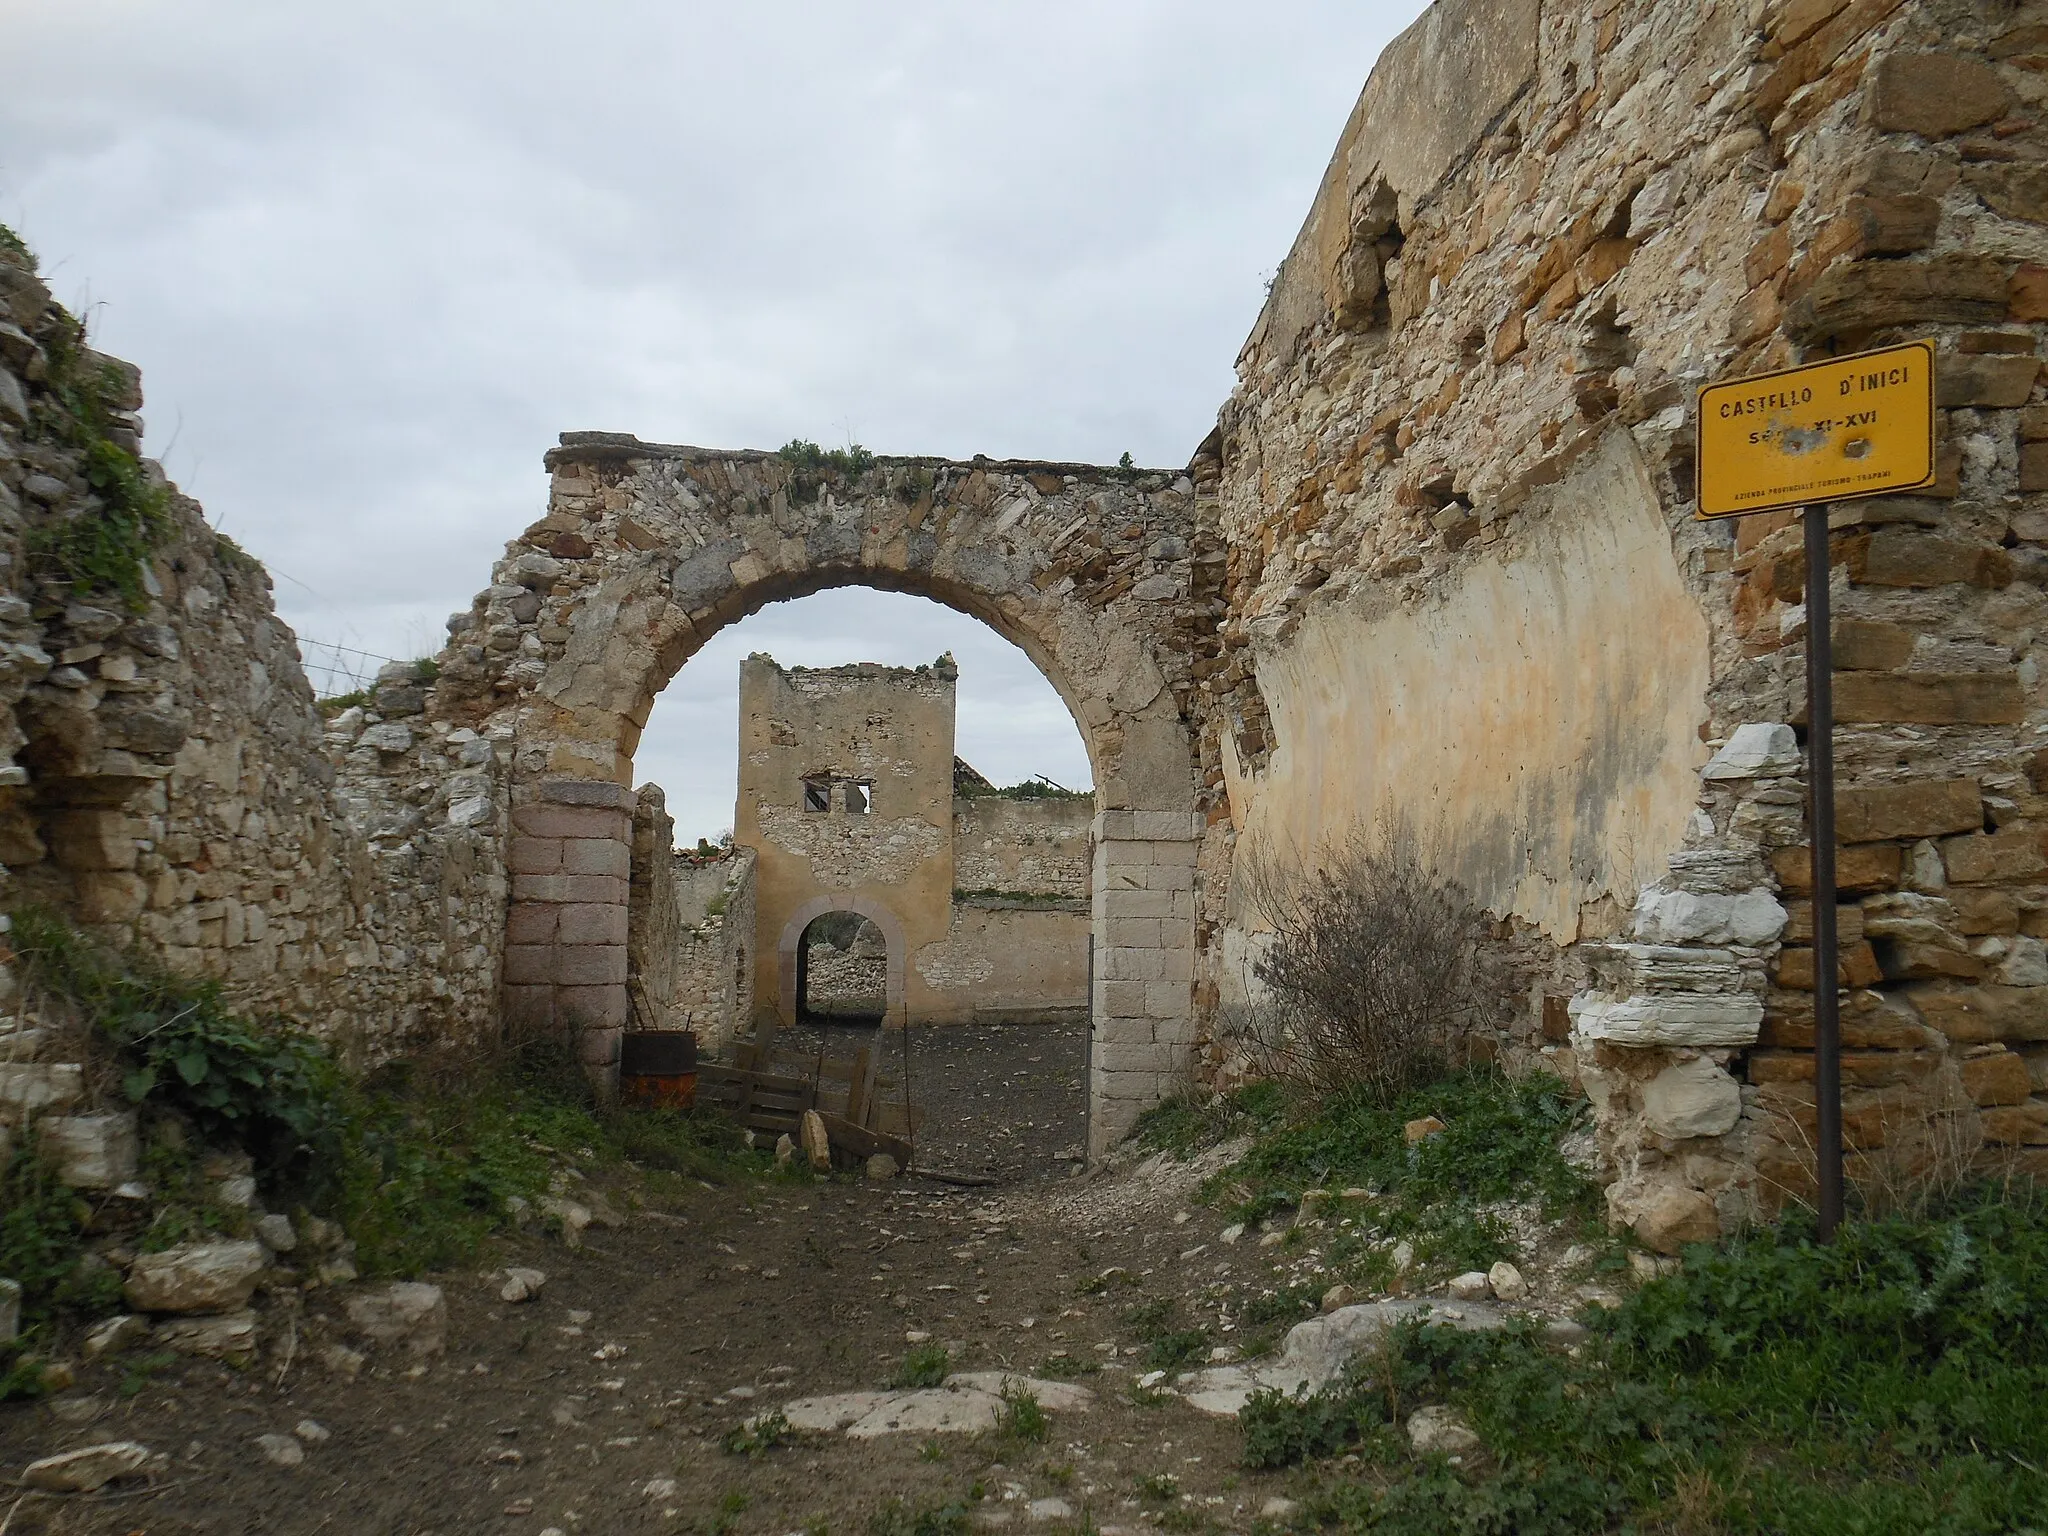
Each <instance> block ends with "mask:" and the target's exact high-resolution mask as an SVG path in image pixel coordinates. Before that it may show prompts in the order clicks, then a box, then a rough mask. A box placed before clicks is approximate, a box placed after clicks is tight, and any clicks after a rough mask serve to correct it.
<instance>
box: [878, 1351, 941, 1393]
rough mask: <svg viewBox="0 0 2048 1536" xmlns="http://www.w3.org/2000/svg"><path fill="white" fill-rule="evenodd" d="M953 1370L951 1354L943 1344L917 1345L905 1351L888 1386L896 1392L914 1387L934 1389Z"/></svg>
mask: <svg viewBox="0 0 2048 1536" xmlns="http://www.w3.org/2000/svg"><path fill="white" fill-rule="evenodd" d="M952 1368H953V1352H952V1351H951V1350H949V1349H947V1348H946V1346H945V1345H943V1344H919V1345H916V1346H914V1347H913V1348H911V1349H909V1350H907V1351H905V1353H904V1356H903V1361H902V1363H901V1364H900V1365H898V1366H897V1367H896V1374H895V1375H894V1376H892V1377H891V1378H890V1379H889V1385H890V1386H892V1387H894V1388H896V1389H897V1390H898V1391H908V1390H910V1389H912V1388H915V1387H936V1386H941V1385H943V1384H944V1383H945V1380H946V1373H947V1372H948V1371H950V1370H951V1369H952Z"/></svg>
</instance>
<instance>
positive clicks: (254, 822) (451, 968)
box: [0, 248, 505, 1063]
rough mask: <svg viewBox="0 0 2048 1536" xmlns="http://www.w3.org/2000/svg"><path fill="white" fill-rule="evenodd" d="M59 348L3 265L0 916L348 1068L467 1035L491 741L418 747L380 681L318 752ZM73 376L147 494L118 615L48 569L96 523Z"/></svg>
mask: <svg viewBox="0 0 2048 1536" xmlns="http://www.w3.org/2000/svg"><path fill="white" fill-rule="evenodd" d="M82 345H83V344H82V341H81V339H80V337H79V333H78V330H77V327H76V323H75V322H74V321H72V320H71V318H70V317H69V316H68V315H66V314H65V313H64V312H63V310H62V309H61V308H59V307H58V306H57V305H55V304H54V303H53V302H52V300H51V298H50V295H49V290H48V288H47V287H46V286H45V285H44V284H43V283H42V282H41V281H40V280H39V279H38V278H37V277H36V275H35V274H34V272H33V271H32V270H31V268H30V266H29V265H28V264H27V262H26V260H25V259H24V258H21V257H19V256H18V255H15V254H12V253H10V251H8V250H7V249H5V248H0V754H4V755H0V863H4V865H5V872H4V875H0V901H4V902H7V903H14V902H19V901H23V900H38V901H45V902H49V903H51V904H53V905H55V906H57V907H59V908H60V909H62V910H63V911H65V912H66V913H67V914H69V915H70V916H71V917H72V918H73V919H74V920H75V921H77V922H78V923H80V924H81V925H82V926H84V927H86V928H87V929H88V930H90V931H91V932H93V933H94V934H96V935H97V936H99V937H101V938H102V939H105V940H108V941H111V942H114V943H117V944H121V945H127V946H133V947H135V948H137V949H140V950H142V951H144V952H146V953H150V954H153V955H155V956H157V957H159V958H160V959H161V960H163V961H164V962H165V963H167V964H169V965H171V966H173V967H174V968H176V969H179V970H182V971H187V972H192V973H197V974H200V975H205V976H211V977H217V978H218V979H220V981H221V982H222V983H223V984H224V986H225V987H226V990H227V993H228V996H229V997H230V999H231V1000H232V1001H233V1002H234V1003H235V1004H236V1005H237V1006H238V1007H241V1008H244V1009H248V1010H250V1011H252V1012H257V1013H280V1014H285V1015H288V1016H290V1017H292V1018H294V1019H296V1020H298V1021H299V1022H300V1023H302V1024H304V1025H306V1026H307V1027H309V1028H311V1029H313V1030H315V1031H316V1032H318V1033H319V1034H321V1035H322V1036H323V1037H324V1038H326V1039H328V1040H329V1041H331V1042H332V1043H333V1044H335V1045H336V1046H337V1047H338V1048H340V1049H341V1050H342V1051H343V1052H344V1054H345V1055H346V1056H348V1057H349V1058H350V1059H352V1060H355V1061H358V1062H362V1063H369V1062H374V1061H376V1060H379V1059H382V1058H384V1057H386V1056H389V1055H392V1054H395V1053H397V1052H399V1051H403V1050H407V1049H411V1048H415V1047H417V1046H419V1045H421V1044H424V1043H428V1042H454V1043H455V1044H457V1045H461V1044H463V1043H465V1042H474V1041H477V1040H480V1039H483V1038H485V1037H487V1036H489V1035H490V1034H491V1033H492V1031H493V1029H494V1025H495V1019H496V993H497V985H498V974H497V973H498V955H499V952H500V950H501V948H502V943H503V937H502V935H503V928H504V920H503V912H504V892H505V880H504V875H503V851H502V843H501V841H500V838H501V833H500V830H499V829H500V827H501V825H502V821H503V816H504V774H503V767H504V764H503V763H502V762H501V760H500V758H499V755H498V747H497V745H496V744H495V743H491V742H486V741H482V740H480V739H479V738H477V737H475V736H474V734H473V733H472V734H470V735H468V736H467V737H466V738H465V737H464V735H463V733H461V732H458V731H455V730H454V729H453V728H452V727H450V726H447V725H445V724H441V725H434V726H428V725H427V724H426V722H425V721H424V720H422V719H421V718H420V715H421V710H422V708H423V695H422V693H421V691H420V690H417V689H411V688H404V687H399V688H388V687H380V688H379V690H378V697H377V701H376V708H375V709H374V710H372V711H360V712H355V722H354V723H352V724H347V725H344V724H343V723H342V722H336V727H337V729H334V730H331V731H330V730H324V729H323V722H322V720H321V718H320V715H319V713H318V711H317V710H316V709H315V707H314V702H313V694H312V690H311V688H310V686H309V685H308V683H307V681H306V678H305V675H304V672H303V670H302V668H301V666H300V663H299V657H298V654H297V647H296V643H295V641H294V639H293V636H292V634H291V631H290V630H289V629H287V628H286V627H285V626H284V625H283V624H282V623H281V622H279V620H278V619H277V616H276V614H275V612H274V610H273V608H272V603H271V596H270V580H269V577H268V575H267V574H266V573H265V572H264V570H263V568H262V567H261V566H260V565H259V564H257V563H256V562H255V561H254V560H252V559H250V558H249V557H248V556H247V555H245V554H243V553H242V552H241V551H240V550H239V549H238V548H236V547H235V546H234V545H233V544H232V543H231V542H230V541H229V540H227V539H226V538H224V537H221V536H219V535H217V534H215V533H214V531H213V530H212V529H211V528H209V527H208V526H207V523H206V520H205V518H204V516H203V515H202V513H201V511H200V508H199V506H198V504H197V503H195V502H193V501H191V500H190V499H189V498H186V497H184V496H182V495H179V494H178V493H177V491H176V488H175V487H172V486H169V485H168V484H167V482H165V481H164V479H163V475H162V471H161V469H160V467H158V466H157V465H155V464H153V463H147V462H141V461H138V460H136V459H134V458H133V457H124V456H132V455H135V454H138V453H139V451H140V444H141V433H142V426H141V421H140V418H139V417H138V416H137V415H136V414H135V413H136V412H138V411H139V410H140V409H141V406H142V387H141V379H140V376H139V374H138V373H137V371H136V370H135V369H133V368H132V367H130V366H128V365H126V364H123V363H119V362H117V361H115V360H113V359H110V358H104V357H100V356H99V355H97V354H92V353H90V352H82V353H81V352H78V350H77V349H79V348H81V347H82ZM67 358H71V359H73V361H70V362H67ZM81 370H89V371H90V372H91V373H92V374H93V375H101V374H104V375H105V376H106V377H108V378H110V379H112V380H114V381H116V382H115V387H114V388H113V390H112V394H113V396H114V399H113V401H112V404H113V405H114V406H115V407H116V411H115V414H114V416H113V417H112V425H111V429H110V430H109V431H108V433H107V435H106V436H105V437H104V438H103V439H101V440H100V446H99V448H98V449H97V450H93V451H98V452H101V453H106V452H109V451H111V452H113V453H114V454H115V456H116V459H117V461H120V462H126V463H128V464H130V465H132V466H134V468H135V469H136V471H137V472H139V473H141V474H143V475H146V476H147V477H148V479H149V481H150V483H152V484H154V485H156V486H158V487H161V489H162V492H163V494H164V495H165V496H166V498H167V501H166V516H165V526H164V528H163V529H162V531H161V533H160V534H159V535H158V536H157V537H156V538H155V540H154V542H153V544H152V546H151V547H150V548H149V551H148V554H147V557H146V559H144V560H143V561H142V562H141V564H140V567H139V573H140V587H139V589H138V590H137V592H136V594H135V595H134V597H133V598H132V599H131V598H128V597H124V596H123V594H121V593H120V592H119V591H117V590H112V589H110V588H108V587H106V586H105V585H104V584H102V585H99V586H95V587H94V588H92V589H91V590H85V591H81V590H78V587H77V585H76V584H75V583H74V582H72V581H69V580H65V579H61V572H60V571H59V570H58V569H57V568H55V566H54V564H53V560H52V557H51V555H50V553H49V549H50V544H51V540H52V539H53V538H55V537H57V536H59V535H60V534H61V532H62V531H63V530H64V529H65V528H67V527H70V526H72V525H73V520H75V519H94V518H103V517H105V516H106V503H105V501H104V499H103V497H102V496H101V494H100V493H99V491H97V490H96V489H95V485H94V482H93V480H92V479H91V478H90V476H89V471H90V470H92V469H93V466H92V465H91V464H89V463H88V456H87V455H88V450H91V449H92V443H91V442H90V441H88V440H82V439H81V438H80V436H79V434H78V430H77V429H76V428H75V427H70V426H67V424H66V423H67V421H68V420H70V419H72V418H71V415H70V413H68V412H67V410H66V407H65V403H64V398H63V397H62V396H60V393H59V387H60V385H61V384H63V382H64V381H65V380H67V379H70V380H76V379H77V378H79V377H80V376H81ZM408 721H409V722H411V723H407V722H408ZM401 738H403V739H402V740H401Z"/></svg>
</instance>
